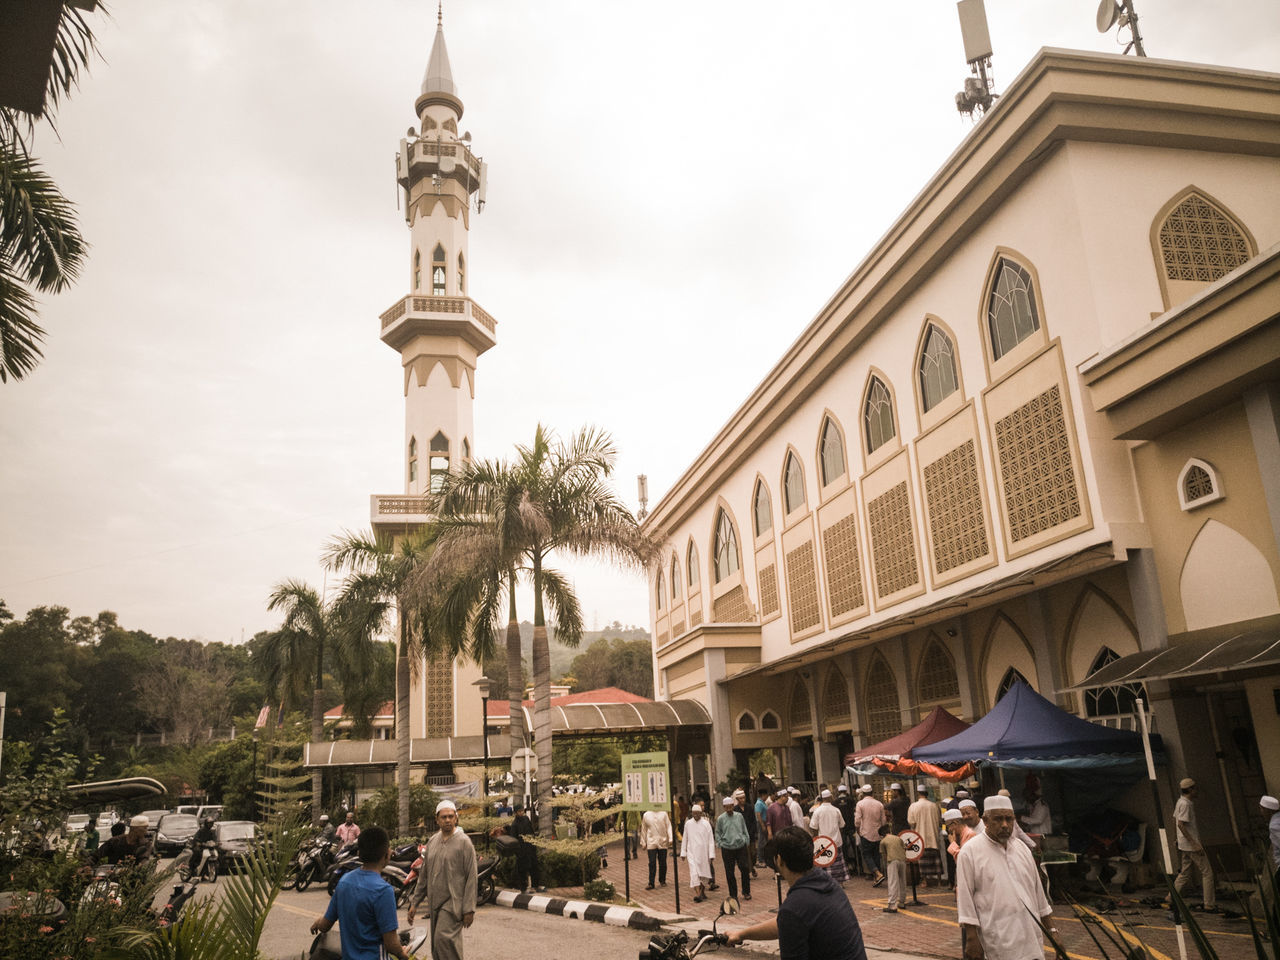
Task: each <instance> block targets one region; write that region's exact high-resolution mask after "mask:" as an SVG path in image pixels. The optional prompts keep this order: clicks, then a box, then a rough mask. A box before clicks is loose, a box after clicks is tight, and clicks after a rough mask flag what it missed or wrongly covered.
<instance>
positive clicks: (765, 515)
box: [751, 480, 773, 537]
mask: <svg viewBox="0 0 1280 960" xmlns="http://www.w3.org/2000/svg"><path fill="white" fill-rule="evenodd" d="M751 518H752V520H753V522H754V523H755V526H756V536H757V537H763V536H764V535H765V534H766V533H768V532H769V531H770V530H772V529H773V504H772V503H770V501H769V489H768V487H766V486H765V485H764V481H763V480H757V481H756V495H755V496H754V497H752V499H751Z"/></svg>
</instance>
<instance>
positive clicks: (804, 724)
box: [791, 680, 813, 736]
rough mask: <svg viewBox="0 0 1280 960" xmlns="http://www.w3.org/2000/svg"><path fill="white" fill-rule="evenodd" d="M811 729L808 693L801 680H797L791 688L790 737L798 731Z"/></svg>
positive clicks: (811, 721)
mask: <svg viewBox="0 0 1280 960" xmlns="http://www.w3.org/2000/svg"><path fill="white" fill-rule="evenodd" d="M812 727H813V717H812V716H811V715H810V713H809V691H808V689H807V688H806V687H805V685H804V681H803V680H797V681H796V683H795V686H794V687H792V688H791V735H792V736H795V735H796V732H797V731H799V730H809V729H811V728H812Z"/></svg>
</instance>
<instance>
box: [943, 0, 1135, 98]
mask: <svg viewBox="0 0 1280 960" xmlns="http://www.w3.org/2000/svg"><path fill="white" fill-rule="evenodd" d="M1112 2H1114V0H1112ZM1126 2H1127V0H1126ZM956 12H957V13H958V14H960V37H961V39H962V40H963V41H964V59H965V61H966V62H967V63H968V64H969V70H970V72H971V73H972V74H973V76H971V77H967V78H966V79H965V81H964V90H962V91H961V92H960V93H957V94H956V109H957V110H959V111H960V112H961V113H963V114H964V115H965V116H966V117H969V118H971V119H973V120H975V121H976V120H978V119H980V118H981V117H982V115H983V114H984V113H986V112H987V111H988V110H990V109H991V104H992V102H993V101H994V100H995V98H996V97H998V96H1000V94H998V93H993V92H992V87H994V86H995V82H996V81H995V77H994V76H993V75H992V74H991V72H990V71H991V33H990V31H989V30H987V10H986V7H984V6H983V4H982V0H959V2H957V3H956ZM975 114H976V116H975Z"/></svg>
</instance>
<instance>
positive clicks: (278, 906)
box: [271, 900, 316, 917]
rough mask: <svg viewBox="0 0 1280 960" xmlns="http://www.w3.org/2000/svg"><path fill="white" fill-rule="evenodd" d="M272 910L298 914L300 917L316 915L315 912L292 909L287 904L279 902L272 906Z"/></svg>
mask: <svg viewBox="0 0 1280 960" xmlns="http://www.w3.org/2000/svg"><path fill="white" fill-rule="evenodd" d="M271 909H272V910H288V911H289V912H290V913H296V914H297V915H298V916H300V917H314V916H315V915H316V912H315V911H314V910H301V909H299V908H298V907H291V906H289V905H288V904H287V903H281V902H280V901H279V900H277V901H276V902H275V903H274V904H272V905H271Z"/></svg>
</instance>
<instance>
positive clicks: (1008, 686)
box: [996, 667, 1031, 703]
mask: <svg viewBox="0 0 1280 960" xmlns="http://www.w3.org/2000/svg"><path fill="white" fill-rule="evenodd" d="M1015 683H1027V678H1026V677H1024V676H1023V675H1022V674H1021V673H1019V672H1018V671H1017V670H1015V669H1014V668H1013V667H1010V668H1009V669H1008V670H1006V671H1005V672H1004V676H1003V677H1001V678H1000V686H998V687H997V688H996V703H999V702H1000V701H1001V700H1002V699H1003V698H1004V695H1005V694H1006V693H1008V692H1009V691H1010V690H1012V689H1013V685H1014V684H1015ZM1027 686H1031V684H1029V683H1028V684H1027Z"/></svg>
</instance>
